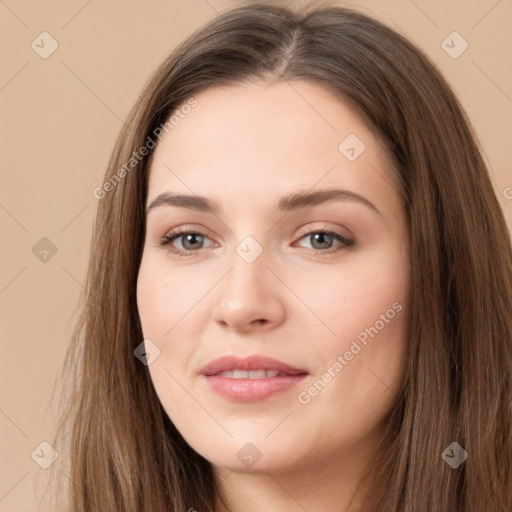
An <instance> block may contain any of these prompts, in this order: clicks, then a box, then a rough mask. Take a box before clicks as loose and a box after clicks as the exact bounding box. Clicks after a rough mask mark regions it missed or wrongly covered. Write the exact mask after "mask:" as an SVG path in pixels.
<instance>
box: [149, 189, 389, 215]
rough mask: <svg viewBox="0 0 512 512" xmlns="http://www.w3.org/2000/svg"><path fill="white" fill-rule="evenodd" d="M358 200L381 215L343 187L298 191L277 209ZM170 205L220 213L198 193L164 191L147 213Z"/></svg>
mask: <svg viewBox="0 0 512 512" xmlns="http://www.w3.org/2000/svg"><path fill="white" fill-rule="evenodd" d="M333 200H338V201H356V202H358V203H360V204H363V205H365V206H367V207H368V208H370V209H372V210H373V211H375V212H376V213H378V214H379V215H382V213H381V212H380V211H379V210H378V208H377V207H376V206H375V205H374V204H373V203H372V202H371V201H369V200H368V199H366V197H364V196H362V195H360V194H356V193H355V192H351V191H350V190H341V189H326V190H317V191H314V192H309V191H308V192H296V193H294V194H289V195H287V196H284V197H282V198H281V199H280V200H279V203H278V205H277V210H278V211H280V212H290V211H293V210H300V209H305V208H309V207H313V206H317V205H319V204H322V203H325V202H327V201H333ZM162 205H168V206H177V207H180V208H186V209H188V210H194V211H198V212H206V213H212V214H215V215H217V214H218V213H219V207H218V205H217V204H216V203H214V202H212V201H211V200H210V199H208V198H206V197H202V196H197V195H193V196H190V195H183V194H171V193H169V192H164V193H162V194H160V195H158V196H157V197H156V198H155V199H154V200H153V201H152V202H151V204H150V205H149V206H148V207H147V208H146V213H149V212H150V211H151V210H153V209H154V208H157V207H158V206H162Z"/></svg>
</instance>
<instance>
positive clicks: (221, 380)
mask: <svg viewBox="0 0 512 512" xmlns="http://www.w3.org/2000/svg"><path fill="white" fill-rule="evenodd" d="M305 377H306V375H305V374H302V375H288V376H281V377H269V378H267V379H230V378H229V377H219V376H217V375H210V376H204V378H205V379H206V381H207V382H208V385H209V386H210V389H211V390H212V391H213V392H214V393H217V394H218V395H220V396H221V397H223V398H227V399H228V400H231V401H233V402H258V401H260V400H264V399H265V398H268V397H270V396H273V395H276V394H277V393H282V392H284V391H287V390H289V389H291V388H293V387H295V386H296V385H297V384H299V383H300V382H301V381H302V380H303V379H304V378H305Z"/></svg>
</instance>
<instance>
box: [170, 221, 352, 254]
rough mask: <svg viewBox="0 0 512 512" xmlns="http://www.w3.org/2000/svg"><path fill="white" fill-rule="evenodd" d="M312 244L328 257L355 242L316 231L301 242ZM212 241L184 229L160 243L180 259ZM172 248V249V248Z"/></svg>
mask: <svg viewBox="0 0 512 512" xmlns="http://www.w3.org/2000/svg"><path fill="white" fill-rule="evenodd" d="M308 237H309V240H310V242H311V245H312V249H310V250H312V251H313V252H315V253H316V254H317V255H321V256H324V255H328V254H332V253H337V252H340V251H343V250H345V249H347V248H348V247H350V246H352V245H353V243H354V242H353V241H351V240H348V239H346V238H345V237H343V236H342V235H340V234H339V233H336V232H334V231H327V230H316V231H310V232H308V233H305V234H304V235H302V236H301V237H300V239H299V240H303V239H308ZM180 239H182V241H181V248H176V247H175V246H174V245H173V244H174V242H175V241H176V240H180ZM205 239H208V240H211V239H210V238H209V237H208V236H206V235H205V234H203V233H200V232H199V231H196V230H193V229H187V228H185V229H182V230H181V231H178V232H174V233H172V232H171V233H168V234H166V235H165V236H164V237H163V238H162V239H161V241H160V245H161V246H169V250H170V251H171V252H172V253H174V254H177V255H178V256H179V257H180V258H181V257H187V256H194V255H195V254H197V252H199V250H201V249H204V248H205V247H204V246H203V244H204V240H205ZM336 240H337V241H338V246H337V247H334V249H333V243H334V241H336ZM171 247H172V248H171Z"/></svg>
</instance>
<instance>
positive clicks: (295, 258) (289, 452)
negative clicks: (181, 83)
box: [137, 81, 409, 472]
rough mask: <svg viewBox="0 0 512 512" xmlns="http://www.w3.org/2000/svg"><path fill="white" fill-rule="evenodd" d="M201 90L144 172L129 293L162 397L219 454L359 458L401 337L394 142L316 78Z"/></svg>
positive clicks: (378, 423)
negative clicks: (141, 234) (390, 148)
mask: <svg viewBox="0 0 512 512" xmlns="http://www.w3.org/2000/svg"><path fill="white" fill-rule="evenodd" d="M195 100H196V101H197V104H196V103H194V102H191V104H193V105H195V106H193V107H191V108H186V109H181V111H180V115H179V116H178V117H179V122H178V118H175V119H174V123H173V124H172V126H173V128H172V130H170V131H169V132H168V133H165V135H164V136H163V137H162V139H161V142H160V143H159V145H158V146H157V147H156V148H155V150H154V151H155V154H154V155H153V158H154V159H153V161H152V164H151V169H150V177H149V189H148V198H147V207H149V210H148V213H147V233H146V239H145V247H144V254H143V258H142V262H141V267H140V272H139V276H138V287H137V301H138V308H139V314H140V318H141V322H142V328H143V333H144V338H145V339H146V349H147V351H148V352H149V354H150V356H149V361H151V360H152V359H154V361H153V362H151V363H150V364H149V371H150V374H151V378H152V381H153V383H154V386H155V389H156V392H157V394H158V397H159V399H160V401H161V403H162V405H163V407H164V408H165V410H166V412H167V414H168V415H169V417H170V419H171V420H172V422H173V423H174V424H175V426H176V428H177V429H178V430H179V431H180V432H181V434H182V435H183V437H184V438H185V440H186V441H187V442H188V443H189V444H190V446H191V447H192V448H193V449H194V450H195V451H197V452H198V453H199V454H201V455H202V456H203V457H205V458H206V459H207V460H209V461H210V462H212V463H213V464H214V465H215V466H220V467H222V468H227V469H230V470H235V471H273V472H284V471H287V470H292V469H297V468H305V467H307V466H313V465H317V466H318V464H327V463H328V462H329V461H332V460H345V461H346V460H351V459H347V458H345V457H344V456H346V457H350V458H352V460H353V461H354V463H356V464H357V462H355V461H358V460H363V459H364V457H362V454H366V455H368V454H370V453H371V451H372V450H373V448H374V447H375V443H376V441H377V440H378V438H379V436H380V435H381V433H382V430H383V425H384V421H385V419H386V416H387V415H388V413H389V412H390V410H391V408H392V406H393V403H394V401H395V399H396V397H397V394H398V392H399V390H400V388H401V384H402V381H403V374H404V364H405V353H406V350H407V336H406V332H407V314H408V293H409V234H408V226H407V220H406V211H405V209H404V207H403V204H402V202H401V199H400V196H399V194H398V192H397V188H396V186H395V185H394V181H393V179H392V174H391V172H390V170H389V168H390V161H389V159H388V155H387V154H386V152H385V150H384V148H383V146H382V145H381V144H380V143H379V142H378V140H377V139H376V137H375V136H374V135H373V134H372V132H371V131H370V130H369V129H368V128H367V127H366V126H365V125H364V124H363V123H362V122H361V121H360V120H359V119H358V118H357V117H356V116H355V115H354V113H353V112H352V111H351V110H350V109H349V108H348V107H347V106H346V105H345V104H343V103H341V102H340V100H339V99H337V98H336V97H335V96H333V95H332V94H331V93H330V92H328V91H327V90H326V89H324V88H322V87H320V86H318V85H315V84H312V83H308V82H301V81H297V82H291V83H286V82H281V83H277V84H272V85H269V84H251V85H243V86H242V85H237V86H232V87H224V88H210V89H208V90H206V91H204V92H202V93H200V94H198V95H197V96H195ZM334 190H338V191H339V192H336V193H335V192H333V191H334ZM173 196H188V198H186V199H185V198H181V199H180V198H178V199H175V200H172V197H173ZM155 201H156V202H155ZM183 230H189V231H190V232H191V233H192V234H185V235H183V234H182V235H181V236H179V235H178V234H179V233H180V232H182V231H183ZM166 237H167V241H168V243H167V244H165V241H166ZM169 240H170V241H169ZM149 340H150V341H149ZM155 345H156V347H158V349H159V350H160V354H159V355H158V351H157V350H156V349H155ZM155 350H156V351H155ZM155 355H157V357H156V358H155ZM265 358H267V359H265ZM219 359H220V362H218V361H217V360H219ZM335 453H336V454H337V456H338V457H336V459H335V458H334V457H333V455H334V454H335Z"/></svg>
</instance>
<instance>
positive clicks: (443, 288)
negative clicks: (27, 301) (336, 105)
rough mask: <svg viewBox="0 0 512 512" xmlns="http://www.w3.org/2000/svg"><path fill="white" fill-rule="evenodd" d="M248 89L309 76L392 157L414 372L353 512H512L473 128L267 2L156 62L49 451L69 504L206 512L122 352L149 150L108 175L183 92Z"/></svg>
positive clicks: (494, 298) (453, 109)
mask: <svg viewBox="0 0 512 512" xmlns="http://www.w3.org/2000/svg"><path fill="white" fill-rule="evenodd" d="M260 79H265V80H286V81H291V80H309V81H312V82H315V83H317V84H321V85H323V86H325V87H326V88H328V89H329V90H330V91H331V92H332V93H334V94H336V95H337V96H338V97H339V98H340V100H342V101H344V102H346V103H347V104H348V105H349V106H350V107H352V108H353V109H354V111H355V112H356V113H357V114H358V115H360V116H361V118H362V119H363V120H364V122H365V123H366V124H367V125H368V126H369V127H370V128H371V129H372V130H373V131H374V132H375V133H376V134H377V135H378V136H379V138H380V140H382V142H383V144H384V145H385V146H386V147H387V148H388V149H389V151H390V153H391V155H392V157H393V160H394V171H395V172H396V176H397V178H398V182H399V184H400V193H401V194H402V195H403V198H404V200H405V202H406V205H407V211H408V220H409V225H410V229H411V253H410V260H411V268H412V274H411V312H410V322H409V333H408V334H409V336H408V340H409V352H408V354H409V355H408V357H409V359H408V364H407V370H406V376H405V380H404V384H403V389H402V391H401V393H400V395H399V396H398V397H397V400H396V404H395V407H394V409H393V412H392V414H391V415H390V418H389V428H388V431H387V434H386V435H387V437H386V440H387V441H388V442H386V443H384V442H383V443H382V449H379V450H378V451H377V453H376V454H375V457H374V459H373V461H372V463H371V465H370V468H369V472H368V475H367V477H368V479H369V480H368V481H371V482H372V492H371V496H368V501H367V504H366V506H365V508H364V510H365V511H367V512H370V511H372V512H374V511H375V512H377V511H378V512H404V511H411V512H416V511H418V512H420V511H421V512H425V511H427V510H428V511H429V512H445V511H447V510H449V511H450V512H455V511H465V512H483V511H491V510H492V511H493V512H510V510H512V419H511V418H512V411H511V407H512V405H511V404H512V377H511V372H512V325H511V324H512V249H511V241H510V235H509V232H508V230H507V227H506V223H505V220H504V216H503V213H502V211H501V208H500V205H499V202H498V200H497V198H496V195H495V193H494V190H493V187H492V185H491V181H490V178H489V173H488V170H487V168H486V165H485V163H484V161H483V159H482V156H481V154H480V151H479V149H478V143H477V138H476V136H475V134H474V132H473V130H472V128H471V124H470V122H469V120H468V119H467V117H466V114H465V113H464V111H463V109H462V107H461V105H460V104H459V101H458V100H457V98H456V96H455V95H454V93H453V92H452V91H451V90H450V88H449V86H448V85H447V83H446V81H445V80H444V79H443V78H442V76H441V75H440V73H439V72H438V70H437V69H436V68H435V66H433V65H432V63H431V62H430V61H429V59H428V58H427V57H426V56H425V55H424V54H423V53H422V52H421V51H420V50H418V49H417V48H416V47H414V46H413V45H412V44H411V43H410V42H408V41H407V40H406V39H405V38H404V37H403V36H401V35H400V34H398V33H396V32H395V31H393V30H391V29H390V28H388V27H387V26H385V25H384V24H382V23H381V22H379V21H377V20H375V19H373V18H371V17H369V16H367V15H364V14H362V13H360V12H357V11H355V10H351V9H346V8H341V7H333V6H322V7H317V8H311V7H309V8H308V9H306V10H304V11H303V12H299V11H297V10H291V9H287V8H283V7H278V6H275V5H274V6H269V5H265V4H253V5H249V6H245V7H242V8H237V9H233V10H230V11H228V12H226V13H224V14H223V15H222V16H219V17H217V18H216V19H214V20H213V21H212V22H210V23H208V24H207V25H206V26H204V27H203V28H201V29H200V30H198V31H196V32H195V33H194V34H193V35H192V36H190V37H189V39H188V40H186V41H185V42H184V43H183V44H182V45H181V46H179V47H178V48H177V49H176V50H175V51H174V52H173V53H172V54H171V55H170V56H169V57H168V58H166V60H165V61H164V62H163V64H162V65H161V66H160V67H159V68H158V69H157V71H156V72H155V73H154V75H153V76H152V77H151V79H150V80H149V81H148V82H147V84H146V86H145V88H144V90H143V92H142V94H141V95H140V98H139V100H138V102H137V103H136V105H135V106H134V108H133V109H132V111H131V113H130V115H129V118H128V119H127V120H126V123H125V127H124V128H123V130H122V132H121V133H120V135H119V138H118V140H117V143H116V146H115V148H114V150H113V154H112V157H111V160H110V164H109V166H108V170H107V172H106V175H105V182H107V181H110V183H111V184H112V186H111V187H104V188H103V189H102V193H101V198H100V199H99V205H98V211H97V215H96V218H95V225H94V232H93V238H92V244H91V250H90V261H89V267H88V273H87V278H86V283H85V285H84V293H83V296H82V299H81V305H80V308H81V309H80V317H79V319H78V322H77V326H76V330H75V334H74V337H73V340H72V344H71V346H70V348H69V353H68V356H67V360H66V362H65V366H64V370H65V372H66V374H67V380H66V381H65V382H66V383H65V385H64V386H65V390H66V399H67V402H68V403H69V406H68V409H67V412H66V414H65V415H63V416H62V420H61V425H60V428H59V430H58V433H57V435H56V438H55V441H54V444H56V445H57V446H59V445H60V444H63V443H64V442H66V443H68V446H69V454H68V455H65V457H66V458H65V461H66V462H67V463H68V465H69V469H66V471H61V472H60V473H61V474H65V475H66V477H67V478H66V479H65V481H66V483H67V484H68V486H67V487H68V488H69V492H68V495H69V501H68V506H69V507H71V510H73V511H77V512H86V511H87V512H89V511H92V510H101V511H105V510H112V511H113V510H115V511H117V512H121V511H125V512H149V511H152V512H157V511H158V512H162V511H163V510H169V511H171V510H172V511H180V512H181V511H187V510H189V509H190V508H193V509H196V510H197V511H198V512H204V511H212V510H213V507H214V505H213V504H214V497H215V495H216V492H217V490H216V489H215V484H214V478H213V474H212V471H211V466H210V463H209V462H208V461H206V460H205V459H204V458H203V457H201V456H200V455H198V454H197V453H196V452H194V450H193V449H192V448H191V447H190V446H189V445H188V444H187V443H186V442H185V441H184V439H183V438H182V436H181V435H180V433H179V432H178V431H177V430H176V428H175V427H174V425H173V424H172V422H171V421H170V419H169V418H168V417H167V415H166V413H165V411H164V409H163V408H162V406H161V404H160V402H159V400H158V398H157V395H156V393H155V390H154V388H153V385H152V382H151V379H150V376H149V373H148V369H147V367H146V366H145V365H144V364H141V362H140V361H139V360H138V359H137V358H136V357H135V356H134V349H135V348H136V347H137V346H138V345H139V344H140V343H141V342H142V340H143V335H142V330H141V325H140V320H139V316H138V311H137V304H136V282H137V273H138V269H139V265H140V262H141V257H142V250H143V244H144V236H145V201H146V193H147V178H148V163H149V160H150V156H151V153H150V154H149V155H146V156H144V157H143V158H140V160H139V159H137V162H136V164H135V165H131V166H130V167H126V166H125V172H124V173H120V169H121V168H123V166H124V165H125V164H126V163H127V162H129V161H130V158H132V157H133V155H134V153H137V152H138V151H139V150H140V148H141V147H143V146H144V145H145V144H146V143H147V138H148V137H152V138H154V133H155V130H157V128H158V127H159V126H161V125H163V124H164V123H165V122H166V121H167V120H169V118H170V115H171V114H172V113H174V112H176V110H177V109H178V108H179V107H180V106H182V105H184V104H186V102H187V101H189V100H190V98H193V96H194V95H195V94H198V93H199V92H200V91H202V90H204V89H206V88H208V87H212V86H216V85H221V84H236V83H244V82H246V81H249V80H260ZM132 164H133V162H132ZM121 174H122V176H121ZM120 176H121V177H120ZM107 188H108V190H107ZM452 442H457V443H458V444H459V445H460V446H461V447H463V448H464V449H465V450H466V451H467V453H468V458H467V460H466V461H465V462H464V463H462V464H461V465H460V466H459V467H457V468H452V467H450V465H449V464H448V463H446V462H445V461H444V460H443V458H442V457H441V454H442V453H443V451H444V450H445V448H447V447H448V446H449V445H450V444H451V443H452ZM384 447H386V448H384ZM384 450H385V451H384ZM62 453H64V452H62Z"/></svg>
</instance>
